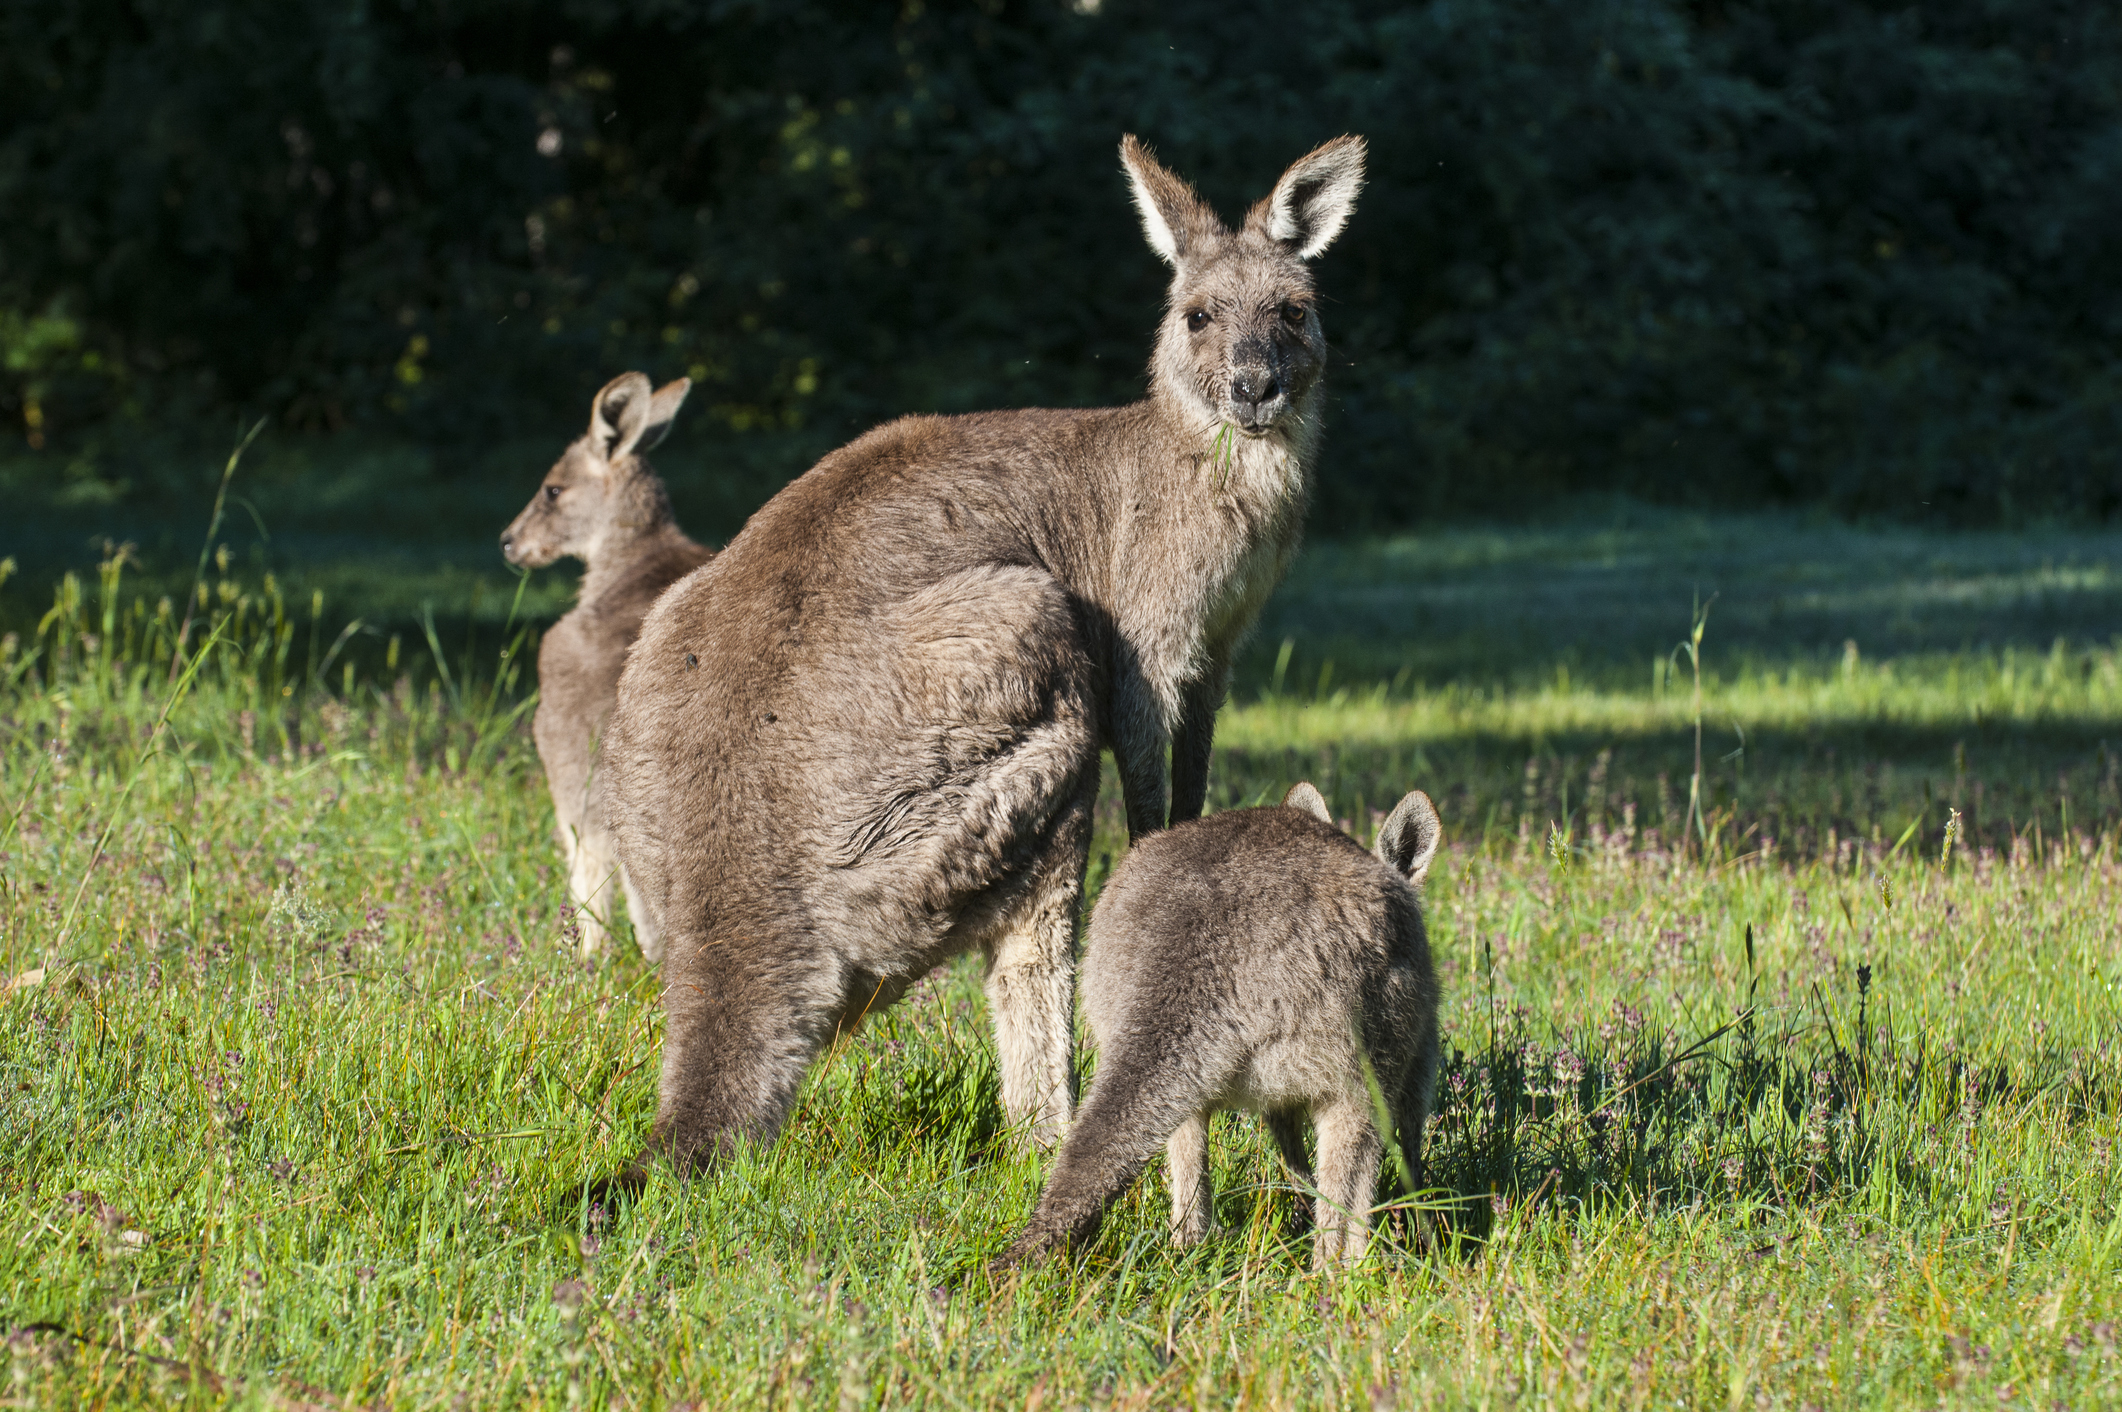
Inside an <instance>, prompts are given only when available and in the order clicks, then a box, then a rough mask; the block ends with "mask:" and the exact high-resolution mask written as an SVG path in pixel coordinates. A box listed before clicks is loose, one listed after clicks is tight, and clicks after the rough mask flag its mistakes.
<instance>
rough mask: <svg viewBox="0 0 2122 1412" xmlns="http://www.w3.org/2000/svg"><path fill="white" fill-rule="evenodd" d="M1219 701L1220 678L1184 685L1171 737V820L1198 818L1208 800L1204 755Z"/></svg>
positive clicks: (1212, 737) (1210, 741) (1211, 744)
mask: <svg viewBox="0 0 2122 1412" xmlns="http://www.w3.org/2000/svg"><path fill="white" fill-rule="evenodd" d="M1222 704H1223V684H1222V682H1221V680H1220V679H1219V680H1218V681H1216V682H1214V683H1213V684H1211V683H1207V682H1203V683H1198V684H1196V685H1195V686H1193V687H1190V688H1188V690H1187V693H1186V711H1185V714H1184V715H1183V716H1182V717H1181V718H1180V720H1179V729H1178V730H1177V731H1176V732H1174V734H1173V736H1172V807H1171V822H1172V823H1174V824H1183V823H1185V822H1186V821H1187V820H1188V819H1198V818H1200V817H1201V810H1202V808H1203V807H1204V806H1205V805H1206V804H1207V803H1208V757H1209V754H1210V751H1211V749H1212V748H1213V747H1214V745H1215V740H1216V708H1217V707H1219V706H1221V705H1222Z"/></svg>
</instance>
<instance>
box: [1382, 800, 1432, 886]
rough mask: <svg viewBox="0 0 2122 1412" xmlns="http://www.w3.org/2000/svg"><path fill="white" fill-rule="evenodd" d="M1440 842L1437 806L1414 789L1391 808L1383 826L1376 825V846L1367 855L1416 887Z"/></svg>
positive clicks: (1425, 872)
mask: <svg viewBox="0 0 2122 1412" xmlns="http://www.w3.org/2000/svg"><path fill="white" fill-rule="evenodd" d="M1443 838H1444V825H1443V824H1441V823H1439V822H1438V820H1437V806H1436V805H1434V804H1432V803H1430V802H1429V796H1428V795H1426V794H1424V793H1423V792H1422V791H1421V790H1419V789H1417V790H1413V791H1411V792H1410V793H1409V794H1408V796H1407V798H1405V799H1403V800H1401V801H1400V802H1399V803H1398V804H1396V805H1394V806H1393V811H1392V813H1390V814H1388V815H1386V816H1385V822H1384V823H1382V824H1380V825H1378V842H1377V846H1376V847H1374V848H1373V849H1372V850H1371V851H1372V852H1374V853H1376V854H1377V855H1378V861H1379V862H1381V863H1383V864H1385V866H1386V867H1388V868H1391V869H1393V870H1394V871H1395V872H1400V873H1405V874H1407V880H1408V881H1409V882H1411V883H1413V884H1415V885H1416V886H1417V887H1420V886H1421V885H1422V879H1423V878H1425V877H1427V876H1428V875H1429V865H1430V861H1431V860H1432V859H1434V858H1435V857H1436V856H1437V844H1438V843H1439V842H1441V841H1442V840H1443Z"/></svg>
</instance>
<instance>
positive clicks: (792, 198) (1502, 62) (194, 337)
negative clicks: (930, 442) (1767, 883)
mask: <svg viewBox="0 0 2122 1412" xmlns="http://www.w3.org/2000/svg"><path fill="white" fill-rule="evenodd" d="M1129 129H1131V130H1134V131H1138V132H1140V133H1142V134H1143V135H1144V136H1145V137H1147V138H1148V139H1149V140H1151V141H1152V142H1153V143H1154V144H1155V145H1156V146H1157V147H1158V149H1159V150H1160V152H1161V153H1162V154H1163V155H1164V156H1165V157H1166V158H1168V159H1169V160H1171V161H1172V162H1173V163H1174V164H1175V165H1176V166H1177V167H1178V168H1179V169H1180V170H1182V171H1184V172H1187V173H1189V174H1190V175H1192V176H1194V177H1195V178H1196V179H1197V180H1198V182H1199V183H1200V185H1201V186H1202V188H1203V189H1204V191H1205V192H1206V193H1207V194H1209V195H1210V196H1211V197H1212V199H1214V200H1216V201H1217V202H1218V203H1219V204H1220V205H1221V206H1222V207H1223V208H1224V209H1225V210H1226V211H1227V212H1230V213H1232V214H1235V213H1236V212H1237V211H1238V210H1239V209H1240V205H1241V203H1242V202H1243V201H1246V200H1248V199H1250V198H1252V197H1253V196H1256V195H1257V194H1259V191H1260V189H1261V188H1262V187H1263V186H1264V184H1265V183H1266V182H1267V181H1268V180H1269V179H1271V177H1272V176H1273V174H1274V173H1275V172H1276V171H1278V170H1279V169H1280V167H1281V166H1282V164H1284V163H1285V162H1287V161H1288V160H1289V159H1290V158H1291V157H1293V156H1295V155H1297V154H1298V153H1299V152H1301V151H1303V150H1304V149H1306V148H1307V147H1309V146H1310V145H1311V144H1313V143H1315V142H1316V141H1318V140H1320V139H1321V138H1323V137H1326V136H1329V135H1331V134H1333V133H1336V132H1340V131H1343V130H1352V131H1359V132H1363V133H1365V134H1366V135H1368V137H1369V138H1370V140H1371V142H1372V148H1373V167H1372V171H1373V176H1372V182H1371V187H1370V190H1369V191H1368V192H1367V194H1366V196H1365V198H1364V202H1363V204H1362V207H1361V209H1360V210H1359V213H1358V216H1357V220H1356V222H1355V224H1354V226H1353V227H1352V228H1351V230H1350V231H1349V233H1348V235H1347V236H1346V237H1345V238H1344V240H1343V242H1342V243H1341V245H1340V246H1339V247H1337V248H1336V250H1335V251H1334V252H1333V253H1332V254H1331V255H1330V256H1329V257H1328V259H1327V260H1326V262H1325V263H1324V264H1323V266H1322V270H1321V273H1322V280H1323V284H1324V288H1325V290H1326V293H1327V295H1328V296H1329V298H1330V299H1331V300H1332V303H1331V304H1330V306H1329V309H1330V312H1329V322H1328V327H1329V333H1330V335H1331V336H1333V337H1334V338H1335V339H1336V341H1337V343H1338V345H1339V347H1340V349H1341V351H1342V353H1343V354H1345V356H1346V359H1347V361H1346V364H1345V365H1344V366H1340V367H1337V368H1336V369H1335V371H1334V374H1333V377H1334V384H1335V387H1336V389H1337V392H1338V395H1339V400H1340V406H1339V408H1338V410H1337V412H1336V419H1335V423H1334V428H1333V432H1332V438H1333V439H1332V451H1331V456H1332V460H1331V464H1330V468H1329V472H1328V478H1327V494H1326V501H1325V504H1324V506H1323V507H1322V510H1323V514H1324V516H1325V518H1326V520H1327V521H1328V522H1329V523H1334V522H1340V523H1350V522H1357V521H1360V522H1362V523H1366V524H1375V523H1379V522H1381V521H1385V520H1406V519H1409V518H1412V517H1415V516H1418V515H1421V514H1425V513H1431V512H1435V511H1439V510H1448V509H1454V508H1469V507H1471V508H1490V509H1493V508H1502V507H1509V506H1514V505H1518V504H1522V503H1524V502H1525V501H1526V500H1527V498H1528V497H1530V496H1534V495H1538V494H1544V493H1549V492H1555V491H1568V490H1583V489H1609V488H1612V489H1623V490H1630V491H1634V492H1637V493H1643V494H1650V495H1654V496H1659V497H1665V498H1700V499H1713V500H1719V501H1726V502H1757V501H1792V500H1802V501H1818V500H1826V501H1829V502H1832V503H1834V504H1836V505H1838V506H1840V507H1843V508H1845V509H1853V510H1862V511H1883V512H1887V513H1893V514H1903V515H1915V516H1939V517H1953V518H1962V519H1973V520H1985V519H1989V518H1992V517H1995V516H1998V515H2000V514H2002V515H2014V514H2028V513H2032V514H2039V513H2045V512H2054V511H2063V512H2092V513H2096V514H2100V515H2109V514H2112V513H2114V512H2115V511H2116V510H2117V509H2122V451H2118V450H2117V448H2118V446H2122V360H2118V358H2117V356H2116V349H2117V347H2118V338H2117V336H2118V334H2122V7H2118V6H2117V5H2115V4H2113V3H2062V0H2053V2H2051V0H1946V2H1945V3H1939V4H1929V5H1921V6H1903V5H1872V4H1863V3H1824V2H1823V3H1787V2H1785V3H1775V4H1769V3H1765V0H1763V2H1762V3H1751V4H1749V3H1728V4H1718V3H1707V2H1705V3H1696V4H1681V3H1672V2H1670V0H1668V3H1657V2H1656V0H1453V2H1451V3H1446V2H1445V0H1438V3H1430V4H1423V5H1400V4H1386V3H1373V2H1372V0H1319V3H1316V4H1314V5H1311V6H1308V7H1304V8H1302V9H1291V8H1290V7H1287V6H1267V5H1245V4H1239V3H1233V2H1232V0H1218V3H1214V4H1208V3H1196V2H1195V0H1173V2H1172V3H1159V4H1154V5H1151V4H1146V3H1141V4H1137V3H1125V0H1104V3H1103V4H1097V3H1090V0H1077V3H1075V4H1073V5H1071V4H1067V3H1063V0H1037V2H1036V3H1018V2H1017V0H987V3H982V4H959V5H932V6H924V5H923V4H922V3H920V0H903V3H902V5H901V7H900V8H899V10H898V12H897V13H896V15H894V14H893V13H892V12H891V11H889V10H887V9H885V8H884V7H881V6H878V5H875V4H873V3H869V2H868V0H847V3H826V2H825V0H815V2H814V3H807V4H805V3H780V4H777V3H764V0H715V2H714V3H705V4H690V5H687V4H679V3H674V0H543V3H540V2H539V0H418V3H416V0H372V3H367V4H363V3H358V0H355V3H349V0H270V3H265V0H187V3H183V4H175V3H169V0H131V2H130V3H128V2H127V0H23V2H22V3H19V4H14V5H10V6H8V7H7V8H6V10H5V11H4V13H0V211H4V212H5V213H6V217H7V218H6V220H5V221H4V222H0V354H4V360H5V371H4V375H0V415H4V416H5V417H6V418H7V419H8V421H9V422H10V423H11V424H12V426H13V427H15V428H17V429H18V430H17V432H16V433H15V434H16V435H17V436H18V437H19V438H20V440H18V441H16V443H15V444H16V445H17V447H18V448H20V450H19V452H18V453H17V460H18V464H19V463H20V460H21V458H25V457H26V458H30V459H31V460H32V462H33V464H38V465H48V467H49V472H48V478H49V479H50V480H52V481H54V482H56V481H58V480H59V479H60V478H61V477H62V476H63V475H64V474H72V475H73V476H74V477H75V478H76V479H77V480H81V481H83V482H84V483H88V484H109V483H111V482H109V481H107V480H106V481H100V482H99V481H97V480H96V476H97V474H98V472H97V465H98V464H99V458H100V461H102V462H109V461H113V460H114V459H120V458H121V451H120V449H119V448H120V447H121V446H123V445H124V444H125V443H126V442H127V440H128V438H127V437H125V436H122V435H120V434H118V433H117V432H116V431H114V430H113V429H114V428H124V427H127V426H131V425H135V424H138V423H141V422H146V423H151V424H153V425H157V426H168V425H172V424H176V423H179V422H182V421H183V420H184V419H186V418H188V417H198V416H200V415H203V414H206V413H214V414H226V413H227V412H229V411H231V410H236V409H245V410H250V411H257V412H265V413H269V414H271V415H272V416H274V417H276V418H277V419H279V421H280V422H281V424H282V425H283V426H285V427H288V428H292V429H297V430H314V431H319V432H322V431H328V430H332V429H337V428H340V427H345V426H365V427H369V428H371V429H373V430H375V431H377V432H378V433H380V434H382V435H385V436H396V437H413V438H418V439H420V440H422V441H424V442H427V443H429V444H442V445H452V444H466V443H469V442H470V441H472V440H475V439H479V438H486V437H491V436H493V435H495V434H496V433H497V432H500V431H503V430H508V429H515V430H523V431H528V432H535V433H537V434H539V435H541V436H542V435H551V434H558V433H560V432H563V431H565V430H566V429H568V428H570V427H572V425H573V424H574V423H575V422H576V421H578V420H579V415H580V408H581V406H582V404H583V402H584V401H585V399H586V397H587V395H588V393H589V391H590V390H591V389H592V388H593V387H594V386H595V384H596V383H598V382H599V381H601V380H602V379H603V378H604V377H606V376H608V375H609V374H610V373H612V372H613V371H615V370H618V369H620V368H623V367H627V366H643V367H647V368H650V369H652V370H653V371H655V372H656V373H658V374H659V375H673V374H676V373H679V372H685V371H690V372H691V374H692V375H693V376H694V377H695V378H697V379H699V380H700V381H701V382H702V383H703V384H704V386H703V388H702V391H701V393H700V394H696V398H695V405H696V406H702V405H704V406H705V407H706V409H707V410H708V412H709V417H708V418H707V419H704V420H707V421H711V422H712V424H713V425H714V426H715V427H716V428H719V429H720V431H721V432H722V433H723V434H724V435H727V436H758V435H760V434H761V433H765V432H785V431H787V430H790V429H802V430H803V431H804V432H805V434H806V438H807V439H810V440H815V439H817V438H818V437H821V436H823V437H826V438H827V439H830V437H832V436H836V435H838V434H840V433H842V432H852V431H854V430H856V429H858V428H860V427H861V426H863V425H866V424H868V423H870V422H872V421H875V420H877V419H879V418H882V417H885V416H889V415H892V414H894V413H897V412H901V411H906V410H913V409H925V408H942V409H949V408H962V407H974V406H992V405H1009V404H1030V403H1052V402H1087V401H1099V400H1106V399H1112V398H1120V397H1126V396H1129V395H1132V394H1133V392H1134V391H1136V390H1137V389H1138V388H1139V386H1140V369H1141V367H1142V364H1143V361H1144V358H1145V354H1146V351H1147V341H1146V336H1147V332H1148V329H1149V327H1150V324H1151V311H1152V309H1153V308H1154V306H1155V303H1156V301H1157V299H1158V297H1159V295H1160V293H1161V285H1162V278H1161V272H1160V267H1159V266H1158V265H1157V264H1156V262H1155V260H1154V259H1153V258H1152V257H1151V256H1150V255H1149V253H1148V252H1147V251H1146V249H1144V247H1143V246H1142V244H1141V240H1140V237H1139V234H1138V232H1137V230H1136V227H1135V224H1134V219H1133V216H1132V213H1131V212H1130V211H1129V210H1128V208H1127V205H1126V201H1125V196H1124V188H1123V185H1122V183H1121V181H1120V178H1119V176H1118V173H1117V164H1116V161H1115V158H1114V155H1113V149H1114V145H1115V143H1116V141H1117V139H1118V136H1119V134H1120V132H1121V131H1123V130H1129ZM225 421H226V417H225V415H217V418H216V425H217V426H218V425H221V424H224V423H225ZM449 459H450V458H448V457H444V458H441V460H440V462H439V464H448V463H449ZM131 479H132V480H133V482H134V483H135V484H136V485H137V486H142V487H151V485H152V479H153V475H152V471H151V469H150V470H141V469H138V468H135V469H134V470H133V471H132V472H131ZM770 489H771V485H770V484H762V485H760V486H759V487H758V493H759V494H762V495H763V494H764V493H765V492H766V491H767V490H770Z"/></svg>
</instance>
